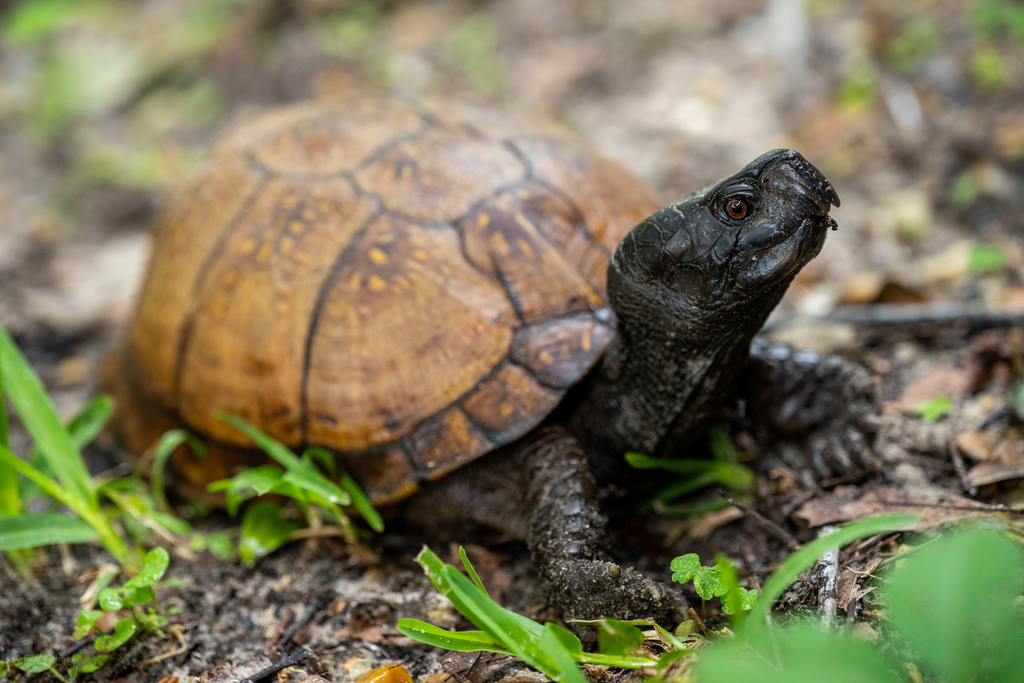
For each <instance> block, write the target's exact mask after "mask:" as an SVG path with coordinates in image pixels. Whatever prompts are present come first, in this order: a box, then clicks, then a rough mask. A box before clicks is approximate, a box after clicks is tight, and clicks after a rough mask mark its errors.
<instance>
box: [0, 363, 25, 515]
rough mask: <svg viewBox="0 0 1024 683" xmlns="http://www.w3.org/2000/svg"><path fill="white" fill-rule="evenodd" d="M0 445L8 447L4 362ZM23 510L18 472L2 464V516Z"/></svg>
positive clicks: (0, 380)
mask: <svg viewBox="0 0 1024 683" xmlns="http://www.w3.org/2000/svg"><path fill="white" fill-rule="evenodd" d="M0 446H3V447H4V448H7V447H9V446H10V441H9V440H8V436H7V402H6V401H5V400H4V364H3V363H0ZM20 512H21V496H20V494H19V491H18V473H17V472H15V471H14V470H12V469H11V468H10V467H9V466H7V465H0V517H13V516H14V515H17V514H19V513H20Z"/></svg>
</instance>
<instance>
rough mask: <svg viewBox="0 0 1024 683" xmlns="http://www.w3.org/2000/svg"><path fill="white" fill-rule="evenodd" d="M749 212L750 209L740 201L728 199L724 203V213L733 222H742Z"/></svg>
mask: <svg viewBox="0 0 1024 683" xmlns="http://www.w3.org/2000/svg"><path fill="white" fill-rule="evenodd" d="M749 211H750V208H749V207H748V206H747V203H746V202H745V201H743V200H742V199H730V200H729V201H727V202H726V203H725V213H726V215H727V216H729V218H731V219H733V220H734V221H739V220H743V219H744V218H746V217H747V213H749Z"/></svg>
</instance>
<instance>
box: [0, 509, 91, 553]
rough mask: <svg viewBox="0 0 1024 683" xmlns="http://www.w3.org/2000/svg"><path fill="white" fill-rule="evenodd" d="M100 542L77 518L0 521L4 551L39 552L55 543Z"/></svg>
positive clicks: (51, 516) (47, 516)
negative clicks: (25, 550)
mask: <svg viewBox="0 0 1024 683" xmlns="http://www.w3.org/2000/svg"><path fill="white" fill-rule="evenodd" d="M97 538H99V534H98V533H96V530H95V529H93V528H92V527H91V526H89V525H88V524H86V523H85V522H83V521H82V520H81V519H78V518H77V517H69V516H68V515H60V514H55V513H44V514H29V515H18V516H17V517H7V518H4V519H0V550H20V549H22V548H39V547H42V546H45V545H53V544H55V543H86V542H88V541H94V540H96V539H97Z"/></svg>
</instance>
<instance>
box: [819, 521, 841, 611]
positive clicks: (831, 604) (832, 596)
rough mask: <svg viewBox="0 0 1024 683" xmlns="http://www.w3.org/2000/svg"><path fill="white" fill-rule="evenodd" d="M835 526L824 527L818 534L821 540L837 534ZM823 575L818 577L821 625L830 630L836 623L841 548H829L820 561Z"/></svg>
mask: <svg viewBox="0 0 1024 683" xmlns="http://www.w3.org/2000/svg"><path fill="white" fill-rule="evenodd" d="M835 531H836V528H835V527H834V526H831V525H829V526H824V527H822V528H821V531H820V532H819V534H818V537H819V538H822V537H825V536H828V535H829V534H832V533H835ZM818 564H819V565H820V566H821V574H820V575H819V577H818V609H820V610H821V623H822V625H823V626H825V627H826V628H829V627H831V626H833V625H835V623H836V610H837V608H838V604H839V603H838V602H837V601H836V584H837V582H838V580H839V546H833V547H831V548H829V549H828V550H827V551H826V552H825V553H824V554H822V556H821V558H819V559H818Z"/></svg>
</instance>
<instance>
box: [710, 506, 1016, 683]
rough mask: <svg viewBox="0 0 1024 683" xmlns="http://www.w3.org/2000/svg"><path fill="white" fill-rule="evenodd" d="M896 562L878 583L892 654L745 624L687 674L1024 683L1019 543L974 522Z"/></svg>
mask: <svg viewBox="0 0 1024 683" xmlns="http://www.w3.org/2000/svg"><path fill="white" fill-rule="evenodd" d="M831 538H832V537H826V538H825V539H821V540H829V539H831ZM901 557H902V559H897V561H896V562H895V563H894V566H893V567H892V568H891V570H890V571H889V572H888V573H887V575H886V577H885V581H884V582H883V583H882V600H881V602H882V604H883V605H884V607H885V610H884V619H883V621H882V622H881V623H880V624H879V626H878V628H879V629H880V630H881V632H882V638H883V639H885V640H886V641H888V643H889V644H890V647H887V648H880V647H878V646H877V645H875V644H873V643H870V642H868V641H866V640H864V639H861V638H859V637H858V636H857V635H856V634H855V632H854V631H849V630H832V629H826V628H823V627H822V626H821V625H820V624H818V623H813V622H811V621H809V620H807V619H789V620H782V621H781V623H780V624H779V625H777V626H774V627H770V626H768V625H767V624H766V623H765V622H764V621H762V620H756V621H755V620H753V619H749V620H748V621H747V623H746V624H744V625H743V628H738V629H736V632H735V637H734V638H729V639H720V640H718V641H717V642H715V643H714V644H713V646H712V647H710V648H708V650H707V652H706V653H705V654H704V655H703V656H702V657H701V658H700V660H699V661H698V662H696V664H695V666H694V673H695V674H696V676H697V678H698V679H699V680H700V681H701V683H726V682H731V681H737V680H748V679H750V680H757V681H764V682H766V683H782V682H783V681H785V682H786V683H810V682H811V681H822V680H828V681H843V682H849V683H854V682H857V683H897V682H899V681H906V680H908V679H907V677H906V676H905V675H904V672H905V671H906V668H907V665H908V664H913V665H914V666H915V667H916V668H917V669H919V670H920V671H921V673H922V674H923V676H921V677H920V678H917V679H915V680H942V681H946V682H947V683H972V682H974V681H988V682H990V683H1013V682H1016V681H1021V680H1024V653H1022V652H1021V650H1020V648H1019V647H1018V644H1019V642H1020V638H1021V636H1022V635H1024V614H1022V612H1021V610H1020V608H1019V601H1020V593H1021V587H1022V585H1024V553H1022V548H1021V542H1020V537H1019V534H1017V532H1016V531H1012V530H1010V529H1009V528H1006V527H1001V526H999V525H997V524H994V523H992V522H991V521H990V520H981V521H979V522H977V523H973V524H965V525H962V526H961V527H959V528H954V529H951V530H947V531H946V532H944V533H943V534H941V535H940V536H938V537H937V538H933V539H931V540H929V541H926V542H925V543H924V544H922V545H920V546H919V547H917V548H915V549H914V550H912V551H910V552H907V553H904V554H903V555H902V556H901ZM766 592H767V587H766Z"/></svg>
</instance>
